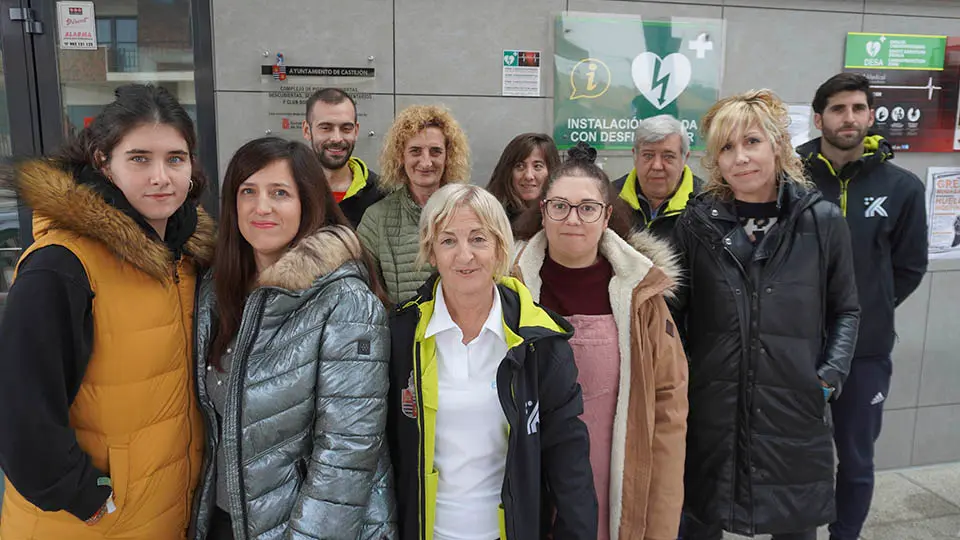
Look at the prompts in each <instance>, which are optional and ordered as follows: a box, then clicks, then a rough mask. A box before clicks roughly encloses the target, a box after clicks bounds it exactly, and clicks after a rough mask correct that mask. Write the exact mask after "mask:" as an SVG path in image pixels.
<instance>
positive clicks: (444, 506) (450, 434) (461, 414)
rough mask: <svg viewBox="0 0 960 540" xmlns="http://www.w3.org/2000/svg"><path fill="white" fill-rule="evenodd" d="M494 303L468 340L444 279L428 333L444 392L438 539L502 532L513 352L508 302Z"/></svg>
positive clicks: (484, 539) (437, 461) (437, 464)
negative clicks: (450, 306)
mask: <svg viewBox="0 0 960 540" xmlns="http://www.w3.org/2000/svg"><path fill="white" fill-rule="evenodd" d="M491 294H493V307H492V308H491V309H490V314H489V315H488V316H487V320H486V322H484V323H483V328H482V329H481V330H480V334H479V335H478V336H477V337H476V338H474V339H473V341H471V342H470V343H468V344H466V345H464V344H463V332H462V331H461V330H460V328H459V327H458V326H457V324H456V323H455V322H453V319H451V318H450V312H449V311H448V310H447V305H446V302H445V301H444V298H443V284H442V283H440V284H439V285H438V286H437V293H436V295H435V298H436V300H435V305H434V310H433V316H432V317H431V318H430V322H429V323H427V330H426V334H425V337H427V338H429V337H430V336H436V338H435V340H436V344H437V361H438V379H439V381H438V382H439V385H438V387H439V396H438V406H437V430H436V439H435V448H434V457H433V462H434V468H436V470H437V472H438V473H439V481H438V483H437V507H436V513H435V515H434V525H433V537H434V539H435V540H491V539H493V538H499V537H500V524H499V520H498V517H497V508H498V507H499V505H500V491H501V489H502V488H503V474H504V470H505V468H506V460H507V419H506V417H505V416H504V414H503V409H502V408H501V407H500V398H499V396H498V394H497V369H498V368H499V367H500V363H501V362H502V361H503V358H504V356H506V354H507V341H506V334H505V332H504V330H503V306H502V305H501V304H500V295H499V294H498V293H497V289H496V287H494V286H491Z"/></svg>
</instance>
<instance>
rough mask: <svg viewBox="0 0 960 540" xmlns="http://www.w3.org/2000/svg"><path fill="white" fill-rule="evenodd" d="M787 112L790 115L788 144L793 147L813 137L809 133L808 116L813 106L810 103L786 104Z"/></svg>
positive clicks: (811, 112)
mask: <svg viewBox="0 0 960 540" xmlns="http://www.w3.org/2000/svg"><path fill="white" fill-rule="evenodd" d="M787 112H788V114H789V115H790V127H789V128H788V131H789V132H790V145H791V146H793V147H794V148H796V147H798V146H800V145H801V144H803V143H805V142H807V141H809V140H810V139H812V138H813V136H812V135H811V134H810V116H811V115H812V114H813V108H812V107H811V106H810V105H807V104H803V105H799V104H798V105H787Z"/></svg>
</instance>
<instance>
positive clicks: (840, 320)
mask: <svg viewBox="0 0 960 540" xmlns="http://www.w3.org/2000/svg"><path fill="white" fill-rule="evenodd" d="M779 205H780V208H781V217H780V219H779V221H778V222H777V223H776V224H775V225H774V226H773V228H772V229H771V230H770V231H769V232H768V233H767V234H766V235H765V236H764V238H763V240H762V241H761V242H760V244H759V245H758V246H757V247H756V250H754V249H753V245H752V244H751V243H750V241H749V239H748V237H747V235H746V233H745V232H744V230H743V227H741V226H740V225H739V223H738V221H737V218H736V216H735V214H734V209H733V204H732V202H731V201H721V200H718V199H717V198H716V197H715V196H714V195H712V194H710V193H705V194H703V195H701V196H699V197H697V198H696V199H695V200H694V201H691V203H690V205H688V206H687V211H686V213H685V214H684V215H683V216H682V217H681V218H680V220H679V221H678V222H677V227H676V235H677V243H678V247H679V248H680V250H681V253H682V256H683V258H684V263H685V266H686V270H687V280H688V281H687V286H686V287H684V288H683V289H682V290H681V291H680V297H679V309H680V315H681V316H682V323H681V324H685V325H686V329H685V330H686V337H687V342H686V345H687V354H688V356H689V359H690V384H689V400H690V413H689V418H688V430H687V464H686V473H685V483H686V501H685V505H686V506H687V507H688V509H689V511H690V512H691V513H692V514H693V515H694V516H695V517H696V518H697V519H699V520H701V521H704V522H707V523H720V524H722V526H723V528H724V529H725V530H727V531H731V532H735V533H739V534H747V535H752V534H761V533H788V532H798V531H802V530H806V529H809V528H813V527H815V526H817V525H822V524H824V523H828V522H830V521H832V519H833V517H834V494H833V439H832V436H831V427H830V424H831V419H830V417H829V415H828V412H827V411H828V407H827V406H826V401H825V399H824V395H823V391H822V389H821V384H820V381H821V380H823V381H826V382H827V383H828V384H829V385H831V386H833V387H835V388H836V389H837V392H839V391H840V388H841V385H842V383H843V381H844V379H845V378H846V375H847V373H848V371H849V367H850V360H851V358H852V355H853V351H854V348H855V347H856V340H857V325H858V322H859V305H858V303H857V292H856V283H855V281H854V271H853V257H852V252H851V247H850V233H849V231H848V229H847V225H846V223H845V222H844V219H843V216H842V215H841V214H840V209H839V208H837V207H836V205H834V204H832V203H829V202H827V201H824V200H823V199H822V197H821V195H820V193H819V192H816V191H813V192H808V191H806V190H804V189H803V188H801V187H798V186H797V185H796V184H794V183H790V182H782V183H781V188H780V194H779ZM834 395H836V394H834Z"/></svg>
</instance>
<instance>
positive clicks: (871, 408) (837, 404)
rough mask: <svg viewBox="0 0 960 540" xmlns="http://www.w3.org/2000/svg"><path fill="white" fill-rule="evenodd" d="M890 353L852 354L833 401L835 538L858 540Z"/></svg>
mask: <svg viewBox="0 0 960 540" xmlns="http://www.w3.org/2000/svg"><path fill="white" fill-rule="evenodd" d="M892 372H893V362H892V361H891V360H890V357H889V356H872V357H863V356H861V357H856V358H854V359H853V364H852V365H851V366H850V375H849V376H848V377H847V380H846V382H845V383H844V385H843V391H842V392H841V393H840V396H839V397H838V398H837V399H836V401H834V402H833V403H832V404H831V412H832V413H833V440H834V442H835V443H836V444H837V521H835V522H833V524H831V525H830V538H831V539H833V540H856V538H858V537H859V535H860V530H861V529H862V528H863V522H864V521H866V519H867V514H868V513H869V512H870V503H871V501H872V500H873V481H874V470H873V454H874V452H873V450H874V445H875V444H876V442H877V439H878V438H879V437H880V428H881V426H882V423H883V403H884V401H886V399H887V395H889V393H890V377H891V374H892Z"/></svg>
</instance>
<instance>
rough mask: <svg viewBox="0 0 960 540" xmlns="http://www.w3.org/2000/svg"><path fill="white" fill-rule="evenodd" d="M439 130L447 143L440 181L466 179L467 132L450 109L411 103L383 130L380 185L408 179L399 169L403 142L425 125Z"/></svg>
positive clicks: (392, 185) (387, 188)
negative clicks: (384, 132) (384, 131)
mask: <svg viewBox="0 0 960 540" xmlns="http://www.w3.org/2000/svg"><path fill="white" fill-rule="evenodd" d="M429 127H435V128H439V129H440V131H442V132H443V138H444V140H445V141H446V144H447V163H446V166H445V167H444V169H443V177H442V178H441V179H440V185H441V186H442V185H444V184H447V183H467V182H469V181H470V146H469V145H468V144H467V135H466V134H465V133H464V132H463V129H462V128H461V127H460V123H459V122H457V120H456V119H455V118H454V117H453V115H451V114H450V111H448V110H447V109H445V108H443V107H439V106H436V105H411V106H410V107H407V108H406V109H404V110H403V111H401V112H400V114H398V115H397V117H396V119H394V121H393V125H392V126H390V131H388V132H387V138H386V141H385V142H384V144H383V150H382V151H381V152H380V170H381V173H380V188H381V189H383V190H384V191H396V190H398V189H400V188H402V187H404V186H406V185H407V182H409V179H408V178H407V173H406V171H404V169H403V150H404V147H405V146H406V144H407V142H408V141H409V140H410V139H411V138H413V137H414V136H415V135H416V134H417V133H420V132H421V131H423V130H424V129H426V128H429Z"/></svg>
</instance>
